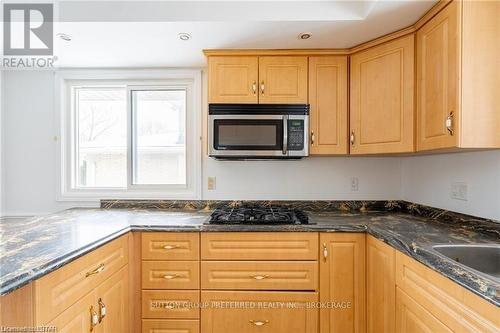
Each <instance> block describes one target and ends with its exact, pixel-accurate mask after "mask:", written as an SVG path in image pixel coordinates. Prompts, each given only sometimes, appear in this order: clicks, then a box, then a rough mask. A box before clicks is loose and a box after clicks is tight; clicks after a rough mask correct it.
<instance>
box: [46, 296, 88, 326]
mask: <svg viewBox="0 0 500 333" xmlns="http://www.w3.org/2000/svg"><path fill="white" fill-rule="evenodd" d="M95 295H96V294H95V292H90V293H88V294H87V296H85V297H83V298H82V299H80V300H79V301H78V302H76V303H75V304H73V305H72V306H70V307H69V308H67V309H66V310H64V311H63V313H61V314H60V315H59V316H57V317H56V318H55V319H54V320H52V321H51V322H50V323H49V324H47V326H48V327H56V329H57V332H59V333H88V332H92V331H93V330H94V327H93V326H92V324H91V320H90V319H91V316H92V315H93V314H94V313H96V312H95V307H94V306H93V305H92V304H95V300H96V296H95Z"/></svg>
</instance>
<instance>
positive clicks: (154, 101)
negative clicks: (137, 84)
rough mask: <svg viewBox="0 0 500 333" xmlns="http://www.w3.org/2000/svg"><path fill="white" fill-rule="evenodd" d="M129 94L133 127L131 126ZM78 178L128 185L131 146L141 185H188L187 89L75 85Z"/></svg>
mask: <svg viewBox="0 0 500 333" xmlns="http://www.w3.org/2000/svg"><path fill="white" fill-rule="evenodd" d="M127 98H129V100H130V101H131V106H132V117H131V120H132V126H131V130H132V133H128V132H127V122H128V121H127V120H128V119H127V117H128V114H129V113H128V112H127ZM73 101H74V119H75V122H74V123H75V128H74V130H75V138H76V145H75V157H76V168H77V170H75V183H76V187H79V188H126V187H127V183H128V182H127V174H128V173H127V164H128V163H127V151H128V145H129V144H132V149H131V151H132V156H131V167H132V170H131V173H130V174H131V175H132V179H131V181H132V183H133V184H137V185H186V183H187V179H186V137H185V136H186V90H185V89H178V90H167V89H158V90H131V91H130V96H129V97H127V89H126V87H125V86H122V87H90V86H89V87H74V88H73Z"/></svg>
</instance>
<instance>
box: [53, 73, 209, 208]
mask: <svg viewBox="0 0 500 333" xmlns="http://www.w3.org/2000/svg"><path fill="white" fill-rule="evenodd" d="M55 84H56V87H55V88H56V89H55V101H56V110H58V112H56V118H57V119H56V128H57V132H58V135H56V137H57V136H58V137H59V138H58V139H59V141H60V144H59V145H58V156H59V163H57V167H56V173H57V175H56V176H57V179H58V180H59V183H58V190H57V193H56V197H57V200H58V201H96V200H100V199H200V198H201V173H202V171H201V153H202V152H201V70H199V69H186V70H176V69H175V70H174V69H172V70H131V71H122V70H60V71H58V72H56V80H55ZM75 85H77V86H78V85H79V86H92V85H96V86H120V85H121V86H125V87H124V88H125V89H126V94H127V95H126V98H127V187H126V188H74V187H73V186H72V184H73V176H74V171H75V170H76V169H75V165H74V163H75V156H74V153H75V152H74V151H73V150H74V149H73V147H75V138H74V137H73V134H74V133H72V129H73V128H74V126H75V124H74V119H72V117H73V112H72V105H71V104H72V100H71V97H72V93H71V87H72V86H75ZM165 86H168V87H169V88H170V87H178V88H182V89H186V183H187V184H186V185H175V184H172V185H155V184H152V185H141V184H132V176H133V175H132V172H133V170H132V134H133V133H132V105H131V95H130V93H131V90H138V89H140V90H146V89H155V88H156V89H158V88H160V87H163V88H164V87H165Z"/></svg>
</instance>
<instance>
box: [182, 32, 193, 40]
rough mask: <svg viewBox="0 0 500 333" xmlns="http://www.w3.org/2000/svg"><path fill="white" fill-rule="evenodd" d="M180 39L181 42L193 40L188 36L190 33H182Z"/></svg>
mask: <svg viewBox="0 0 500 333" xmlns="http://www.w3.org/2000/svg"><path fill="white" fill-rule="evenodd" d="M179 39H180V40H183V41H187V40H190V39H191V35H190V34H188V33H185V32H181V33H180V34H179Z"/></svg>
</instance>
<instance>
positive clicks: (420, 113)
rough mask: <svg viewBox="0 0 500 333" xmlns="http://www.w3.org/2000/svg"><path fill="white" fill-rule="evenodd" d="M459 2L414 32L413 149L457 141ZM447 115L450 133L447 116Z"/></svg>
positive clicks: (442, 145) (437, 146)
mask: <svg viewBox="0 0 500 333" xmlns="http://www.w3.org/2000/svg"><path fill="white" fill-rule="evenodd" d="M459 8H460V2H459V1H453V2H451V3H450V4H449V5H448V6H447V7H446V8H444V9H443V10H442V11H441V12H439V13H438V14H437V15H436V16H435V17H434V18H432V19H431V20H430V21H429V22H427V23H426V24H425V25H424V26H422V28H420V30H418V31H417V150H418V151H422V150H431V149H439V148H450V147H456V146H457V144H458V139H457V137H458V135H459V133H458V132H459V130H460V128H459V126H458V122H459V119H460V114H459V112H460V110H459V104H458V99H459V81H458V80H459V64H460V62H459V59H460V38H459V36H460V27H459V24H460V17H459V15H460V13H459ZM450 116H451V118H450V119H451V129H452V130H453V133H451V132H450V131H449V130H448V129H447V126H446V125H447V124H446V122H447V118H448V117H450Z"/></svg>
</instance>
